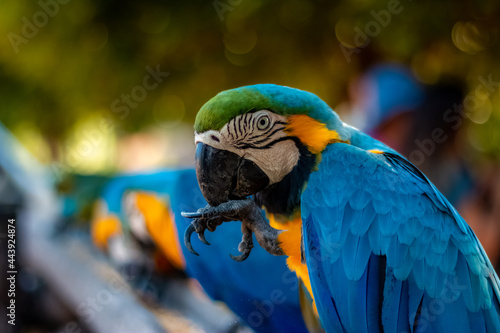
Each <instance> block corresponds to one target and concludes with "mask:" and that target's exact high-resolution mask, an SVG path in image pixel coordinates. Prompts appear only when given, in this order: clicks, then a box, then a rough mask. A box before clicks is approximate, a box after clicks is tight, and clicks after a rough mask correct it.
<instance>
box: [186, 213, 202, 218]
mask: <svg viewBox="0 0 500 333" xmlns="http://www.w3.org/2000/svg"><path fill="white" fill-rule="evenodd" d="M181 215H182V217H187V218H189V219H194V218H200V217H203V214H202V213H201V212H191V213H189V212H181Z"/></svg>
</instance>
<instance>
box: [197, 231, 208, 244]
mask: <svg viewBox="0 0 500 333" xmlns="http://www.w3.org/2000/svg"><path fill="white" fill-rule="evenodd" d="M198 238H199V239H200V240H201V242H202V243H203V244H207V245H210V243H209V242H208V241H207V240H206V239H205V230H203V231H202V232H200V233H199V234H198Z"/></svg>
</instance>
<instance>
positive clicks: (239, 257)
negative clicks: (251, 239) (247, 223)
mask: <svg viewBox="0 0 500 333" xmlns="http://www.w3.org/2000/svg"><path fill="white" fill-rule="evenodd" d="M250 252H252V250H251V249H248V250H245V252H243V253H242V254H240V255H239V256H233V255H232V254H231V253H229V256H230V257H231V259H233V260H235V261H243V260H246V259H247V258H248V256H249V255H250Z"/></svg>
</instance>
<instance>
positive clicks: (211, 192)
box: [186, 84, 500, 332]
mask: <svg viewBox="0 0 500 333" xmlns="http://www.w3.org/2000/svg"><path fill="white" fill-rule="evenodd" d="M194 127H195V142H196V145H197V148H196V171H197V177H198V181H199V184H200V187H201V191H202V193H203V195H204V197H205V198H206V199H207V201H208V203H209V204H210V206H208V207H205V208H201V209H199V210H198V212H197V213H196V214H190V215H189V216H191V217H193V218H194V220H193V222H192V227H191V229H193V228H194V229H195V230H196V232H197V233H198V234H203V232H204V231H205V230H206V229H208V230H209V231H214V230H215V229H216V228H217V227H218V226H219V225H221V226H225V223H223V222H227V221H233V220H240V221H242V232H243V240H242V242H241V243H240V245H239V250H240V251H241V252H243V254H244V255H245V256H248V254H249V252H250V250H251V249H252V246H253V244H252V235H253V234H254V235H255V237H256V239H257V241H258V242H259V244H260V245H261V246H262V247H263V248H265V249H266V250H267V251H268V252H270V253H272V254H274V255H286V256H288V259H287V263H288V267H289V268H290V269H291V270H293V271H295V272H296V273H297V275H298V277H299V278H300V279H301V281H303V283H304V285H305V286H306V288H307V290H308V291H309V294H310V296H311V298H312V299H313V302H314V305H313V307H315V308H316V309H317V311H318V314H319V317H320V320H321V323H322V325H323V328H324V329H325V330H326V331H327V332H445V331H446V332H499V331H500V307H499V304H500V291H499V280H498V277H497V275H496V273H495V271H494V270H493V268H492V266H491V263H490V261H489V259H488V257H487V256H486V254H485V252H484V250H483V248H482V247H481V244H480V243H479V241H478V240H477V238H476V236H475V235H474V233H473V232H472V230H471V229H470V227H469V226H468V225H467V223H466V222H465V221H464V220H463V219H462V217H460V215H459V214H458V213H457V211H456V210H455V208H454V207H453V206H452V205H451V204H450V203H449V202H448V201H447V199H446V198H445V197H444V196H443V195H442V194H441V193H440V192H439V191H438V190H437V188H436V187H435V186H434V185H433V184H432V183H431V182H430V181H429V180H428V179H427V177H426V176H425V175H424V174H422V173H421V172H420V171H419V170H418V169H417V168H416V167H415V166H414V165H412V164H411V163H410V162H409V161H407V160H406V159H405V158H404V157H402V156H401V155H400V154H398V153H397V152H396V151H394V150H393V149H391V148H389V147H388V146H386V145H384V144H383V143H381V142H379V141H377V140H375V139H373V138H371V137H370V136H368V135H366V134H364V133H362V132H360V131H359V130H357V129H355V128H353V127H350V126H348V125H346V124H345V123H343V122H342V121H341V120H340V119H339V117H338V115H337V114H336V113H335V112H334V111H333V110H332V109H331V108H330V107H329V106H328V105H327V104H326V103H324V102H323V101H322V100H321V99H320V98H318V97H317V96H316V95H314V94H312V93H309V92H305V91H301V90H298V89H293V88H289V87H283V86H277V85H272V84H262V85H254V86H246V87H241V88H236V89H232V90H227V91H223V92H221V93H219V94H218V95H217V96H215V97H214V98H212V99H211V100H210V101H208V102H207V103H206V104H205V105H204V106H203V107H202V108H201V110H200V111H199V113H198V115H197V117H196V121H195V126H194ZM249 196H253V198H249ZM262 208H264V209H265V215H266V218H267V219H266V218H264V216H263V214H262V210H261V209H262ZM267 220H269V221H270V222H271V223H270V224H269V223H267ZM277 224H281V227H280V228H276V225H277ZM273 226H274V227H273ZM279 229H281V230H279ZM187 242H188V243H189V239H187ZM224 242H227V240H226V239H225V240H224ZM224 242H222V243H224ZM212 243H215V242H212ZM204 255H205V253H204ZM223 257H224V256H221V257H220V258H219V259H221V258H223ZM186 258H188V256H186ZM251 258H252V255H250V256H249V260H250V259H251ZM206 260H207V262H213V261H216V260H217V259H214V258H213V257H212V256H208V255H207V256H206ZM261 269H262V270H265V269H267V268H265V267H261Z"/></svg>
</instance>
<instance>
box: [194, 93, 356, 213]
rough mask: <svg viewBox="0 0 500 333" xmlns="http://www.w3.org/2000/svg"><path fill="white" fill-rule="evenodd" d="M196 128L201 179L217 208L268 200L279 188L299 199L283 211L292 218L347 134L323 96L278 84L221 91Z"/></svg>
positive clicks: (204, 109) (287, 203)
mask: <svg viewBox="0 0 500 333" xmlns="http://www.w3.org/2000/svg"><path fill="white" fill-rule="evenodd" d="M194 128H195V144H196V174H197V177H198V182H199V184H200V187H201V191H202V193H203V195H204V196H205V198H206V200H207V201H208V203H209V204H210V205H212V206H217V205H219V204H221V203H223V202H226V201H228V200H233V199H242V198H244V197H247V196H250V195H254V194H255V195H257V199H259V198H260V199H261V200H263V199H264V197H265V196H266V195H270V194H271V193H272V192H273V191H272V189H275V190H276V189H280V190H283V191H286V192H287V193H288V194H289V195H290V196H292V197H293V198H290V197H288V198H287V200H285V202H284V203H283V205H284V206H286V207H281V210H285V211H286V212H288V213H289V212H290V210H292V209H293V206H294V204H296V203H295V202H294V201H296V200H295V199H296V198H294V197H296V196H298V195H300V193H298V192H300V190H301V189H302V188H303V186H304V184H305V182H306V181H307V178H308V175H309V174H310V173H311V172H312V171H313V169H314V167H315V166H316V164H317V162H318V160H319V159H318V157H319V156H320V154H321V152H322V151H323V149H324V148H325V147H326V146H327V145H328V144H329V143H332V142H336V141H344V140H346V137H347V130H346V128H345V127H344V125H343V123H342V121H340V119H339V117H338V116H337V114H336V113H335V112H333V110H332V109H331V108H330V107H329V106H328V105H327V104H326V103H325V102H323V101H322V100H321V99H320V98H319V97H317V96H316V95H314V94H312V93H309V92H306V91H302V90H298V89H294V88H289V87H283V86H278V85H273V84H259V85H253V86H245V87H240V88H236V89H231V90H226V91H223V92H221V93H219V94H218V95H216V96H215V97H213V98H212V99H211V100H209V101H208V102H207V103H206V104H205V105H204V106H203V107H202V108H201V109H200V111H199V112H198V115H197V116H196V121H195V125H194ZM283 205H282V206H283ZM266 208H269V207H266ZM277 210H280V209H277Z"/></svg>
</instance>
